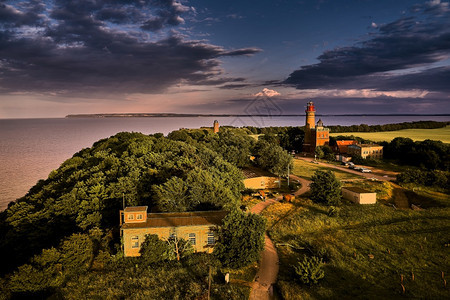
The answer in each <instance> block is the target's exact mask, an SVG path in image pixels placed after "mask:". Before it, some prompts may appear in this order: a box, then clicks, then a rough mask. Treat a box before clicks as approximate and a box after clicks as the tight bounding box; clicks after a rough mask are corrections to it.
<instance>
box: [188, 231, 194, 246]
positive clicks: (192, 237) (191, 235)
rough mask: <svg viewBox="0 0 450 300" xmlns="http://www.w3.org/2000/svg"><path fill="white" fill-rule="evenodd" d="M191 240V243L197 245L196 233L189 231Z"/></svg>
mask: <svg viewBox="0 0 450 300" xmlns="http://www.w3.org/2000/svg"><path fill="white" fill-rule="evenodd" d="M189 242H190V243H191V245H195V233H189Z"/></svg>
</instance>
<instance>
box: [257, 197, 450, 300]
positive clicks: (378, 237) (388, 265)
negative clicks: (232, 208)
mask: <svg viewBox="0 0 450 300" xmlns="http://www.w3.org/2000/svg"><path fill="white" fill-rule="evenodd" d="M449 204H450V203H449V202H447V205H446V207H440V208H429V209H426V210H421V211H413V210H395V209H394V208H392V207H389V206H385V205H382V204H376V205H365V206H363V205H356V204H352V203H349V202H345V203H344V204H342V205H341V206H340V207H339V208H338V210H339V212H338V215H337V216H335V217H329V216H328V215H327V211H328V207H326V206H322V205H317V204H314V203H312V202H311V201H310V200H308V199H305V198H303V199H300V200H299V201H297V202H294V203H292V204H291V203H276V204H273V205H272V206H270V207H268V208H267V209H266V210H265V211H264V212H263V215H264V216H266V217H267V219H268V222H269V224H268V228H269V234H270V236H271V238H272V239H273V241H274V243H275V244H276V245H277V249H278V253H279V256H280V273H279V277H278V282H277V287H278V290H279V292H280V294H281V295H282V296H283V298H284V299H324V298H326V299H361V298H363V299H396V298H421V299H422V298H426V299H449V298H450V286H449V285H448V284H447V287H444V281H443V279H442V276H444V279H446V280H447V281H448V280H449V279H450V260H449V259H448V258H449V257H450V247H449V243H450V205H449ZM304 256H318V257H322V258H323V260H324V261H325V267H324V270H325V278H324V279H323V280H322V281H321V282H319V284H318V285H316V286H312V287H309V286H305V285H303V284H301V283H300V282H299V281H298V280H297V279H296V274H295V272H294V269H293V267H292V266H293V265H294V264H296V262H297V261H298V260H303V257H304ZM442 272H444V273H443V274H444V275H442ZM402 278H403V279H402ZM402 280H403V281H402ZM401 284H403V286H404V287H405V292H404V294H403V291H402V286H401Z"/></svg>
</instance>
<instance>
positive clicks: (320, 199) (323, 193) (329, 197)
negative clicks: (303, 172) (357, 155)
mask: <svg viewBox="0 0 450 300" xmlns="http://www.w3.org/2000/svg"><path fill="white" fill-rule="evenodd" d="M310 188H311V199H312V200H313V201H314V202H317V203H323V204H326V205H337V204H339V202H340V199H341V183H340V182H339V181H338V180H337V179H336V176H335V175H334V173H333V172H331V171H330V170H328V171H321V170H317V171H316V172H315V173H314V175H313V177H312V183H311V185H310Z"/></svg>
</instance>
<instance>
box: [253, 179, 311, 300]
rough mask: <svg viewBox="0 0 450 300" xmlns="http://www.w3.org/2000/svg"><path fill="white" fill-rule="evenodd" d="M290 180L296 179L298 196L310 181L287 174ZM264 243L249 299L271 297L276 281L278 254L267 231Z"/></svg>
mask: <svg viewBox="0 0 450 300" xmlns="http://www.w3.org/2000/svg"><path fill="white" fill-rule="evenodd" d="M289 178H290V179H291V180H298V181H299V182H300V183H301V184H302V187H301V188H300V189H299V190H297V191H296V192H295V196H299V195H301V194H303V193H305V192H307V191H308V190H309V187H308V185H309V184H310V183H311V182H310V181H308V180H305V179H303V178H300V177H297V176H295V175H291V176H289ZM281 199H282V196H280V197H278V198H276V199H268V200H266V201H261V202H259V203H258V204H256V205H255V206H253V208H252V209H251V211H250V212H252V213H255V214H260V213H261V212H262V211H263V210H264V209H265V208H266V207H268V206H269V205H272V204H274V203H276V202H278V201H279V200H281ZM264 239H265V244H264V251H263V253H262V255H261V261H260V263H259V270H258V272H257V273H256V277H255V282H253V286H252V291H251V292H250V300H266V299H272V298H273V294H272V293H273V290H272V286H273V284H275V282H276V281H277V276H278V270H279V263H278V254H277V249H276V248H275V245H274V244H273V242H272V241H271V240H270V238H269V236H268V235H267V233H266V234H265V236H264Z"/></svg>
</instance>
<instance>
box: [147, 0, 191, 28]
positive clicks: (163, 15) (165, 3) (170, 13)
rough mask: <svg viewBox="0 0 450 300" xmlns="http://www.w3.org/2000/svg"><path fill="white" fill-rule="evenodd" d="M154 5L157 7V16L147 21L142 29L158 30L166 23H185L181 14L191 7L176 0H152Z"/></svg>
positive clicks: (174, 24)
mask: <svg viewBox="0 0 450 300" xmlns="http://www.w3.org/2000/svg"><path fill="white" fill-rule="evenodd" d="M150 2H151V3H152V4H153V6H154V7H157V8H158V10H157V12H156V16H154V17H152V18H151V19H150V20H148V21H146V22H145V24H144V25H142V27H141V28H142V29H146V30H150V31H157V30H160V29H162V28H163V27H164V26H165V25H172V26H176V25H179V24H182V23H184V20H183V18H181V14H182V13H185V12H187V11H189V10H190V8H189V7H187V6H184V5H182V4H180V3H179V2H176V1H174V0H152V1H150Z"/></svg>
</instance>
